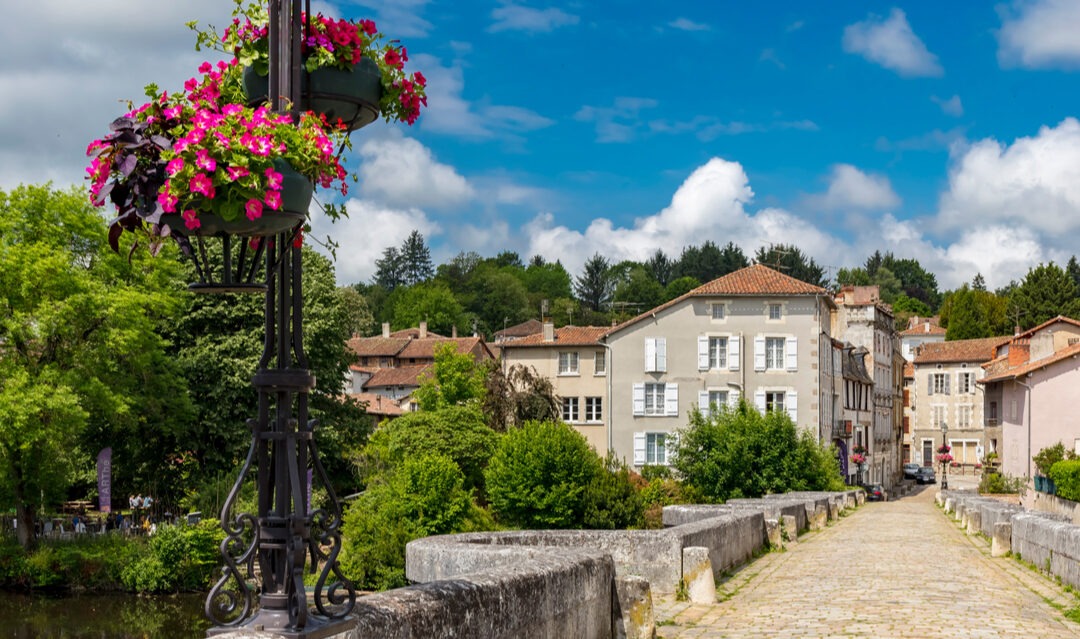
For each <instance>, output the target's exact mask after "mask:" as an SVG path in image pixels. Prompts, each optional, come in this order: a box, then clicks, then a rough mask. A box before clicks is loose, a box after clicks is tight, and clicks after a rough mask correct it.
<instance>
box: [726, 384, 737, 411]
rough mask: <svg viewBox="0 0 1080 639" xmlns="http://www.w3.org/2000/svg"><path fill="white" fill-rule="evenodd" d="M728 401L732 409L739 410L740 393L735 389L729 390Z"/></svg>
mask: <svg viewBox="0 0 1080 639" xmlns="http://www.w3.org/2000/svg"><path fill="white" fill-rule="evenodd" d="M727 401H728V406H731V407H732V408H737V407H738V406H739V391H737V390H735V389H734V388H731V389H728V394H727Z"/></svg>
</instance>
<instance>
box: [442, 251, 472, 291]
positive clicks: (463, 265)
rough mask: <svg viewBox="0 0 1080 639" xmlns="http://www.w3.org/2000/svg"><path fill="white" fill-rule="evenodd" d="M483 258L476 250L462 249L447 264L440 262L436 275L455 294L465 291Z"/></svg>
mask: <svg viewBox="0 0 1080 639" xmlns="http://www.w3.org/2000/svg"><path fill="white" fill-rule="evenodd" d="M482 259H483V258H481V257H480V255H479V254H478V253H476V252H474V251H469V252H468V253H466V252H464V251H462V252H461V253H458V254H457V255H455V256H454V257H453V258H452V259H451V260H450V261H449V262H447V263H446V264H440V265H439V267H438V268H437V269H435V272H436V277H437V278H438V280H439V282H441V283H443V284H445V285H446V286H447V288H449V289H450V290H451V291H453V292H454V294H455V295H458V294H461V293H464V292H465V291H467V290H468V282H469V279H470V278H472V275H473V271H474V270H475V269H476V267H477V266H478V265H479V264H480V262H481V260H482Z"/></svg>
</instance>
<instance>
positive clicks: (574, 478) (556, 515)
mask: <svg viewBox="0 0 1080 639" xmlns="http://www.w3.org/2000/svg"><path fill="white" fill-rule="evenodd" d="M602 470H603V469H602V466H601V462H600V458H599V457H597V456H596V453H595V452H593V450H592V448H590V447H589V444H588V442H586V441H585V438H584V437H583V436H582V435H581V434H580V433H578V432H577V431H575V430H574V429H573V428H571V427H570V426H567V425H566V424H563V423H561V422H527V423H526V424H525V425H523V426H522V427H521V428H515V429H512V430H510V431H509V432H507V433H506V435H504V436H503V437H502V439H501V441H500V442H499V445H498V447H497V448H496V450H495V454H494V455H492V457H491V462H490V463H489V464H488V467H487V470H485V471H484V478H485V480H486V483H487V490H488V498H489V499H490V502H491V509H492V513H493V514H494V515H495V518H496V519H497V520H498V521H499V522H501V523H503V524H505V525H508V526H516V527H521V528H574V527H577V526H580V525H581V523H582V521H583V520H584V516H585V508H586V499H585V494H586V491H587V489H588V487H589V485H590V484H591V483H592V482H593V481H594V480H595V479H596V477H597V475H598V474H600V472H601V471H602Z"/></svg>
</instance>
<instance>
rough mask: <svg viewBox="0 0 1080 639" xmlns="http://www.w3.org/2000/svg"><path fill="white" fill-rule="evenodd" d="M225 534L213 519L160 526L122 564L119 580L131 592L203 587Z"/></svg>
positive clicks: (215, 566)
mask: <svg viewBox="0 0 1080 639" xmlns="http://www.w3.org/2000/svg"><path fill="white" fill-rule="evenodd" d="M224 535H225V533H224V531H222V530H221V526H220V524H219V523H218V521H217V520H216V519H204V520H202V521H201V522H199V523H198V524H196V525H194V526H188V525H179V526H161V527H160V528H158V529H157V532H156V533H155V534H154V535H152V536H150V537H149V538H148V539H146V540H145V541H144V542H143V543H141V545H140V546H139V547H138V552H137V554H135V556H133V557H131V559H130V560H129V561H128V562H127V563H126V564H125V565H124V567H123V570H122V572H121V574H120V580H121V582H122V583H123V585H124V588H125V589H127V590H130V591H134V592H146V593H157V592H184V591H196V590H202V589H205V588H207V587H208V586H209V585H210V584H211V583H212V582H213V579H214V577H215V576H216V575H217V569H218V568H219V567H220V566H221V555H220V554H219V551H218V548H219V547H220V544H221V541H222V539H224ZM139 541H142V540H139Z"/></svg>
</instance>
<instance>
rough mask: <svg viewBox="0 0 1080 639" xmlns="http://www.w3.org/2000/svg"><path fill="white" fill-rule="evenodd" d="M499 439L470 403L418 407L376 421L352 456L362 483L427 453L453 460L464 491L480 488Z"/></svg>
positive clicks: (481, 488) (375, 479)
mask: <svg viewBox="0 0 1080 639" xmlns="http://www.w3.org/2000/svg"><path fill="white" fill-rule="evenodd" d="M498 440H499V437H498V435H497V434H496V433H495V431H493V430H491V429H490V428H488V427H487V425H486V424H485V423H484V416H483V415H482V414H481V413H480V411H479V410H477V409H476V408H475V407H472V406H451V407H448V408H442V409H439V410H433V411H423V410H421V411H416V412H412V413H407V414H405V415H402V416H401V417H398V418H396V419H390V420H387V421H385V422H383V423H382V424H380V425H379V428H378V429H376V430H375V432H374V433H372V435H371V438H370V439H369V440H368V443H367V445H365V446H364V449H363V450H362V451H361V452H360V454H359V455H357V456H356V457H354V459H353V460H352V461H353V463H354V464H356V465H357V467H358V468H357V469H358V471H359V475H360V477H361V478H362V480H363V481H364V483H365V484H368V483H372V482H374V481H377V478H378V477H379V476H381V475H385V474H387V473H389V472H392V471H393V469H395V468H397V467H398V466H400V465H401V464H402V463H403V462H404V461H405V460H407V459H411V458H414V457H419V456H421V455H424V454H426V453H434V454H438V455H445V456H446V457H448V458H450V459H452V460H453V461H454V463H455V464H457V466H458V468H460V469H461V472H462V474H463V476H464V486H465V488H466V489H467V490H470V491H472V490H479V491H480V492H481V493H482V492H483V488H484V474H483V472H484V467H485V466H487V462H488V459H490V458H491V454H492V453H493V452H494V451H495V445H496V444H497V443H498Z"/></svg>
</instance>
